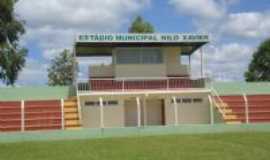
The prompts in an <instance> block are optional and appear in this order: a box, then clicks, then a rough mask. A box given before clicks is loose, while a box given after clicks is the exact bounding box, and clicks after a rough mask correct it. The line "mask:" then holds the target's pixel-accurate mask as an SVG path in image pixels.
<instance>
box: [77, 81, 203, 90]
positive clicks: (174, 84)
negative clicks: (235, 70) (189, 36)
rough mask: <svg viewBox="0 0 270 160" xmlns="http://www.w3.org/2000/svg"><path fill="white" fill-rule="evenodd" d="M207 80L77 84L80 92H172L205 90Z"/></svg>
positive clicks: (82, 82) (79, 82)
mask: <svg viewBox="0 0 270 160" xmlns="http://www.w3.org/2000/svg"><path fill="white" fill-rule="evenodd" d="M204 87H205V78H198V79H193V78H186V77H183V78H182V77H180V78H179V77H165V78H145V77H144V78H137V77H136V78H121V79H119V78H118V79H110V78H103V79H96V78H94V79H88V80H87V79H86V80H79V81H78V82H77V89H78V91H79V92H88V91H91V92H92V91H93V92H96V91H131V90H134V91H136V90H171V89H190V88H204Z"/></svg>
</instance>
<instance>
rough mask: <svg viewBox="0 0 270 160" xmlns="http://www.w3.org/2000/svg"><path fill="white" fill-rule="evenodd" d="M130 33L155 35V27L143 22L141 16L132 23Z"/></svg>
mask: <svg viewBox="0 0 270 160" xmlns="http://www.w3.org/2000/svg"><path fill="white" fill-rule="evenodd" d="M128 32H129V33H154V32H155V29H154V27H153V26H152V25H151V24H150V23H149V22H146V21H144V20H143V18H142V17H141V16H137V17H136V18H135V20H134V21H133V22H132V23H131V26H130V28H129V29H128Z"/></svg>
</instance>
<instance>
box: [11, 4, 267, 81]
mask: <svg viewBox="0 0 270 160" xmlns="http://www.w3.org/2000/svg"><path fill="white" fill-rule="evenodd" d="M16 13H17V15H18V16H19V17H20V18H22V19H24V20H25V21H26V31H27V32H26V34H25V35H24V36H23V37H22V40H21V44H22V45H23V46H25V47H26V48H28V50H29V54H28V57H27V64H26V67H25V68H24V70H23V71H22V73H21V74H20V76H19V80H18V82H17V84H18V85H41V84H46V83H47V71H46V70H47V67H48V64H49V62H50V59H51V58H52V57H53V56H55V55H57V54H58V53H59V52H60V51H61V50H63V49H64V48H71V47H72V41H73V39H74V36H75V34H76V33H79V32H89V33H90V32H127V28H128V26H129V24H130V23H131V21H132V20H133V18H134V17H135V16H137V15H141V16H143V18H145V19H146V20H147V21H149V22H150V23H152V24H153V25H154V27H155V29H156V31H157V32H179V33H181V32H194V33H198V32H200V33H208V34H209V35H210V36H211V43H210V44H208V45H207V46H205V47H204V54H205V59H204V61H205V63H206V65H205V72H206V74H207V75H208V76H211V77H213V78H214V79H215V80H219V81H236V80H237V81H242V80H243V79H244V78H243V74H244V72H245V70H246V68H247V66H248V63H249V61H250V59H251V56H252V53H253V52H254V50H256V47H257V46H258V44H259V43H260V42H261V41H263V40H264V39H266V38H267V37H270V29H269V28H270V2H269V0H256V1H255V0H252V1H251V0H250V1H248V0H104V1H100V0H91V1H89V0H80V1H78V0H46V1H37V0H20V1H19V2H18V3H17V5H16ZM101 62H103V61H101ZM89 63H93V60H87V61H84V62H83V63H82V66H81V68H84V69H82V71H81V72H82V73H81V74H83V75H85V74H86V73H85V72H87V69H86V68H85V66H87V65H88V64H89ZM198 68H199V56H198V54H196V53H195V54H194V55H193V56H192V70H193V74H194V75H196V74H197V72H198Z"/></svg>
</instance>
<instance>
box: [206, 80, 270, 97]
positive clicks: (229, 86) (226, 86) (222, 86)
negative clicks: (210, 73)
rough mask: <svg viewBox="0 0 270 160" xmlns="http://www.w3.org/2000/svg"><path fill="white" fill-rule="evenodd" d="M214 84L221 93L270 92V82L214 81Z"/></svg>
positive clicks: (256, 93) (253, 93)
mask: <svg viewBox="0 0 270 160" xmlns="http://www.w3.org/2000/svg"><path fill="white" fill-rule="evenodd" d="M212 85H213V87H214V89H215V90H216V91H217V92H218V93H219V94H220V95H242V94H243V93H245V94H247V95H259V94H262V95H263V94H270V82H213V83H212ZM209 87H211V86H210V85H209Z"/></svg>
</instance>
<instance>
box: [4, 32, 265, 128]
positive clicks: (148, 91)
mask: <svg viewBox="0 0 270 160" xmlns="http://www.w3.org/2000/svg"><path fill="white" fill-rule="evenodd" d="M207 43H209V37H208V35H204V34H178V33H177V34H165V33H164V34H82V35H78V36H77V37H76V40H75V42H74V50H73V51H74V52H73V55H74V57H75V58H76V59H81V58H84V57H87V58H91V57H109V58H110V59H111V64H108V65H105V64H100V65H90V66H89V72H88V75H87V76H86V77H88V78H86V79H80V78H78V77H77V75H78V73H74V79H75V82H74V84H73V86H66V87H20V88H2V89H1V90H0V131H27V130H41V129H42V130H43V129H46V130H47V129H80V128H122V127H145V126H179V125H182V124H209V125H211V124H216V123H225V124H241V123H262V122H270V84H269V83H245V82H230V83H221V82H213V81H211V79H210V78H207V77H205V76H204V69H203V68H204V64H203V62H204V60H203V58H204V56H203V49H202V47H203V46H204V45H205V44H207ZM195 51H199V52H195ZM193 54H199V55H198V56H197V57H200V62H201V64H200V65H199V66H200V68H199V69H197V70H200V75H199V76H196V77H194V76H192V73H191V68H192V67H193V66H192V65H191V58H192V57H191V56H192V55H193ZM78 63H79V61H78ZM220 65H222V64H220Z"/></svg>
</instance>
